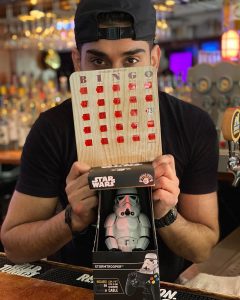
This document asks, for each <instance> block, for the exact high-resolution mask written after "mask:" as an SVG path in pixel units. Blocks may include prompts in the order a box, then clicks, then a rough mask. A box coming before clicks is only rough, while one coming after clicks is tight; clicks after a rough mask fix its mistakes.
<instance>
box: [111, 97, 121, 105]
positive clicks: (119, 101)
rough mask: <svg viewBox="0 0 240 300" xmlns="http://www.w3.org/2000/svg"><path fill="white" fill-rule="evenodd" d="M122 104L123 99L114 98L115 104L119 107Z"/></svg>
mask: <svg viewBox="0 0 240 300" xmlns="http://www.w3.org/2000/svg"><path fill="white" fill-rule="evenodd" d="M120 103H121V99H120V98H114V99H113V104H115V105H118V104H120Z"/></svg>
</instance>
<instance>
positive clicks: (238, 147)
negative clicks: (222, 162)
mask: <svg viewBox="0 0 240 300" xmlns="http://www.w3.org/2000/svg"><path fill="white" fill-rule="evenodd" d="M222 133H223V137H224V139H225V140H226V141H228V148H229V158H228V168H229V170H230V171H231V172H232V173H233V175H234V180H233V183H232V185H233V186H234V187H236V186H237V185H238V184H239V183H240V108H238V107H235V108H231V107H229V108H227V109H226V110H225V112H224V115H223V122H222Z"/></svg>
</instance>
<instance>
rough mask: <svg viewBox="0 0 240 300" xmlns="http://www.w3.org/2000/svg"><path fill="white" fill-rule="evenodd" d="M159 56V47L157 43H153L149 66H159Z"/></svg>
mask: <svg viewBox="0 0 240 300" xmlns="http://www.w3.org/2000/svg"><path fill="white" fill-rule="evenodd" d="M160 58H161V49H160V47H159V45H154V46H153V48H152V50H151V66H153V67H156V68H157V69H158V68H159V65H160Z"/></svg>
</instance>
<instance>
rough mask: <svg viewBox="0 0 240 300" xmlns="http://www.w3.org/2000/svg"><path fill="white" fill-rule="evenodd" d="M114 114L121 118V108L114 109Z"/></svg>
mask: <svg viewBox="0 0 240 300" xmlns="http://www.w3.org/2000/svg"><path fill="white" fill-rule="evenodd" d="M114 115H115V117H116V118H121V117H122V112H121V110H117V111H115V113H114Z"/></svg>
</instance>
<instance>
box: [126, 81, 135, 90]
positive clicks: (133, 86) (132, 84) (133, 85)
mask: <svg viewBox="0 0 240 300" xmlns="http://www.w3.org/2000/svg"><path fill="white" fill-rule="evenodd" d="M128 89H129V90H136V83H133V82H132V83H129V85H128Z"/></svg>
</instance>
